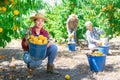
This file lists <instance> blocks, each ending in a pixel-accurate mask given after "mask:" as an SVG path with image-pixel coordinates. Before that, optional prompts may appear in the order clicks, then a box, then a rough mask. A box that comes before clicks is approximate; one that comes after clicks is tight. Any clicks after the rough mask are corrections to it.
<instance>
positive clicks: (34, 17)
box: [30, 16, 48, 20]
mask: <svg viewBox="0 0 120 80" xmlns="http://www.w3.org/2000/svg"><path fill="white" fill-rule="evenodd" d="M30 19H31V20H35V19H43V20H48V18H45V17H36V16H33V17H30Z"/></svg>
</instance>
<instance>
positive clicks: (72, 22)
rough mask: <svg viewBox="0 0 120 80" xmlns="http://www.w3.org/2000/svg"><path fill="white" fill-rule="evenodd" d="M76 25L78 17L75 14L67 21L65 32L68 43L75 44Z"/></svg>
mask: <svg viewBox="0 0 120 80" xmlns="http://www.w3.org/2000/svg"><path fill="white" fill-rule="evenodd" d="M77 25H78V17H77V15H75V14H71V15H70V16H69V18H68V19H67V24H66V26H67V32H68V42H76V29H77Z"/></svg>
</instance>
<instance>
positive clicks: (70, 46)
mask: <svg viewBox="0 0 120 80" xmlns="http://www.w3.org/2000/svg"><path fill="white" fill-rule="evenodd" d="M75 46H76V44H75V43H71V44H68V50H70V51H75Z"/></svg>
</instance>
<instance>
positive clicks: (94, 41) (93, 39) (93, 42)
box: [85, 21, 104, 51]
mask: <svg viewBox="0 0 120 80" xmlns="http://www.w3.org/2000/svg"><path fill="white" fill-rule="evenodd" d="M85 26H86V29H87V31H86V37H87V41H88V48H89V49H90V50H92V51H94V50H95V49H96V48H97V47H98V46H99V45H102V43H101V41H100V37H99V36H100V35H101V34H103V33H104V32H103V31H102V30H100V29H98V28H97V27H93V26H92V22H91V21H87V22H85Z"/></svg>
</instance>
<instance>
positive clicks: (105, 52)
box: [98, 45, 109, 55]
mask: <svg viewBox="0 0 120 80" xmlns="http://www.w3.org/2000/svg"><path fill="white" fill-rule="evenodd" d="M98 51H100V52H102V53H103V54H105V55H107V54H108V52H109V46H108V45H106V46H98Z"/></svg>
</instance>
